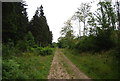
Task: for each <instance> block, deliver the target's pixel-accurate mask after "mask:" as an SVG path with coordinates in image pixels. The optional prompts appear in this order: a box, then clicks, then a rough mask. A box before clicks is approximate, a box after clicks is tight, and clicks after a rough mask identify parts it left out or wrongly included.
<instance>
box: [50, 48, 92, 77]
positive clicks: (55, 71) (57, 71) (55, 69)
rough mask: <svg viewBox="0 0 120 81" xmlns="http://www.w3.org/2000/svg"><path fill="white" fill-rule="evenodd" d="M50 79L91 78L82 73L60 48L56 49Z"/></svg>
mask: <svg viewBox="0 0 120 81" xmlns="http://www.w3.org/2000/svg"><path fill="white" fill-rule="evenodd" d="M48 79H90V78H89V77H88V76H86V75H85V74H84V73H83V72H81V71H80V70H79V69H78V68H77V67H76V66H75V65H74V64H73V63H72V62H71V61H70V60H69V59H68V58H67V57H66V56H65V55H64V54H63V53H62V52H61V51H60V50H59V49H58V48H56V50H55V55H54V58H53V61H52V65H51V69H50V72H49V75H48Z"/></svg>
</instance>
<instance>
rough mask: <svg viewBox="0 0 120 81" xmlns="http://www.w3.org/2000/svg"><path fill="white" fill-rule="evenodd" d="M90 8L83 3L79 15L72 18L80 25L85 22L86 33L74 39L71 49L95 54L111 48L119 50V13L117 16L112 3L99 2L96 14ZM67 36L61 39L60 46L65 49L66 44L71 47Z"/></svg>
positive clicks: (76, 14)
mask: <svg viewBox="0 0 120 81" xmlns="http://www.w3.org/2000/svg"><path fill="white" fill-rule="evenodd" d="M90 8H91V5H90V4H84V3H83V4H81V7H80V9H79V10H78V11H77V13H75V14H74V16H73V17H72V18H73V19H78V20H79V21H78V22H79V23H80V22H83V28H84V31H83V36H80V37H78V38H77V37H74V39H72V41H73V42H71V43H73V44H75V45H73V47H71V48H75V49H78V50H79V51H95V52H100V51H103V50H108V49H111V48H114V49H115V48H117V50H118V49H119V47H120V46H119V45H120V42H119V41H118V40H119V38H120V36H119V35H120V31H119V30H118V29H117V22H118V19H119V18H118V16H119V15H117V14H118V11H117V14H116V11H115V8H114V6H113V5H112V2H108V1H103V2H99V3H98V9H97V10H96V11H95V12H91V11H90ZM117 8H118V7H117ZM87 25H89V28H88V27H87ZM118 25H119V24H118ZM81 27H82V26H81ZM65 28H66V27H64V28H62V30H61V31H62V32H63V31H64V30H65ZM69 28H70V26H69ZM86 28H87V29H88V30H89V31H88V32H89V34H87V33H86ZM65 31H69V29H68V28H66V30H65ZM72 31H73V30H72ZM67 33H69V32H67ZM63 34H64V32H63ZM67 35H68V34H67ZM67 35H64V37H60V38H59V41H58V42H59V43H58V44H60V45H61V44H63V47H65V44H66V46H69V45H70V44H71V43H70V42H69V40H66V38H67ZM80 35H81V34H80ZM68 37H69V38H70V35H68ZM60 39H61V40H60ZM68 42H69V43H68ZM64 43H65V44H64ZM61 47H62V46H61ZM119 50H120V49H119Z"/></svg>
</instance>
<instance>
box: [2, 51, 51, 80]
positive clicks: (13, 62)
mask: <svg viewBox="0 0 120 81" xmlns="http://www.w3.org/2000/svg"><path fill="white" fill-rule="evenodd" d="M52 58H53V55H49V56H44V57H43V56H36V55H35V54H34V53H28V52H26V53H24V54H21V56H19V57H17V56H14V57H13V58H11V59H4V60H3V61H2V78H3V79H47V76H48V73H49V70H50V65H51V62H52Z"/></svg>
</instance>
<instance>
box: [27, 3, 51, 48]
mask: <svg viewBox="0 0 120 81" xmlns="http://www.w3.org/2000/svg"><path fill="white" fill-rule="evenodd" d="M29 27H30V28H29V30H30V31H31V32H32V34H33V36H34V37H35V42H36V43H37V44H38V45H39V46H47V45H49V44H51V43H52V32H51V31H50V29H49V26H48V24H47V20H46V17H45V16H44V12H43V6H42V5H41V6H40V7H39V8H37V10H36V12H35V15H34V16H33V19H32V20H31V21H30V25H29Z"/></svg>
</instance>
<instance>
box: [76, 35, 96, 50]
mask: <svg viewBox="0 0 120 81" xmlns="http://www.w3.org/2000/svg"><path fill="white" fill-rule="evenodd" d="M95 39H96V37H94V36H89V37H87V36H84V37H81V38H80V40H79V42H78V43H77V44H76V46H75V47H76V49H78V50H79V51H97V50H98V46H97V45H96V40H95Z"/></svg>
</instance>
